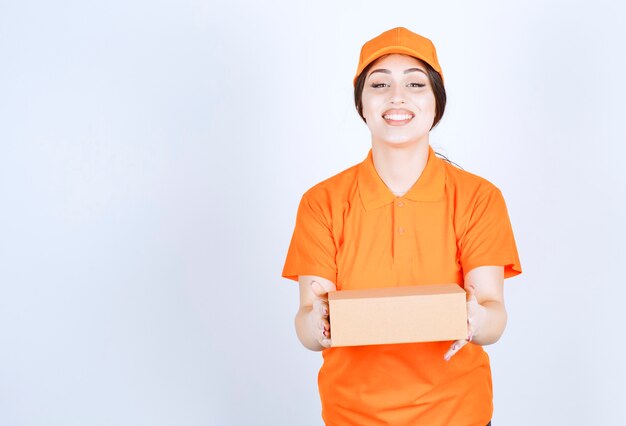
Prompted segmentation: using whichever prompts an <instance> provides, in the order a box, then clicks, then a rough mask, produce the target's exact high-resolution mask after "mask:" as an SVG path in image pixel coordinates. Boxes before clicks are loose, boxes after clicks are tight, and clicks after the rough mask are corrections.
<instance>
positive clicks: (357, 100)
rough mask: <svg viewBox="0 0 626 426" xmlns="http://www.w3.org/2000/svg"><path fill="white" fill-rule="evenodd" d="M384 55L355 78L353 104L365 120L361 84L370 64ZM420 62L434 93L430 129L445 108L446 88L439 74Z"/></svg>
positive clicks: (441, 115)
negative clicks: (433, 114) (433, 109)
mask: <svg viewBox="0 0 626 426" xmlns="http://www.w3.org/2000/svg"><path fill="white" fill-rule="evenodd" d="M385 56H387V55H383V56H381V57H380V58H378V59H377V60H375V61H374V62H372V63H371V64H369V65H367V66H366V67H365V68H364V69H363V71H361V74H359V76H358V77H357V79H356V84H355V85H354V106H356V110H357V112H358V113H359V116H360V117H361V118H362V119H363V121H365V117H363V102H362V100H361V97H362V95H363V86H365V77H367V73H368V71H369V70H370V69H371V68H372V66H373V65H374V64H375V63H376V62H378V61H379V60H381V59H382V58H384V57H385ZM422 63H423V64H424V66H425V67H426V73H427V74H428V80H429V81H430V87H432V89H433V94H434V95H435V118H434V120H433V125H432V126H431V127H430V128H431V129H432V128H433V127H435V126H436V125H437V123H439V121H440V120H441V117H443V112H444V111H445V109H446V89H445V87H444V86H443V79H442V78H441V75H440V74H439V73H438V72H437V71H435V70H434V69H433V67H431V66H430V65H429V64H427V63H426V62H424V61H422Z"/></svg>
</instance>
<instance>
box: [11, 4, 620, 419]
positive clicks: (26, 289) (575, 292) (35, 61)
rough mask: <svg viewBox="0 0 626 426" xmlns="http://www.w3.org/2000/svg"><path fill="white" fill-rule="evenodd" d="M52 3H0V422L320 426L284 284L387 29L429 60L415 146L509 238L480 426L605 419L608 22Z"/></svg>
mask: <svg viewBox="0 0 626 426" xmlns="http://www.w3.org/2000/svg"><path fill="white" fill-rule="evenodd" d="M57 3H59V4H54V2H44V1H20V2H17V1H15V2H8V1H2V2H1V3H0V58H1V62H0V203H1V204H0V206H1V208H0V424H2V425H13V426H27V425H28V426H30V425H42V426H43V425H45V426H56V425H63V426H66V425H81V426H82V425H150V426H161V425H254V424H274V425H300V426H307V425H320V424H321V420H320V417H319V400H318V395H317V388H316V374H317V369H318V368H319V365H320V363H321V356H320V354H319V353H313V352H308V351H307V350H305V349H303V348H302V347H301V346H300V345H299V343H298V341H297V339H296V336H295V334H294V331H293V315H294V313H295V311H296V308H297V303H298V301H297V299H298V294H297V286H296V285H294V284H293V283H291V282H288V281H287V280H284V279H281V278H280V272H281V269H282V265H283V261H284V256H285V254H286V250H287V246H288V243H289V239H290V237H291V232H292V229H293V223H294V219H295V214H296V208H297V204H298V201H299V199H300V196H301V194H302V193H303V192H304V191H305V190H306V189H307V188H309V187H310V186H311V185H313V184H314V183H316V182H318V181H320V180H322V179H324V178H326V177H329V176H330V175H332V174H334V173H336V172H339V171H340V170H342V169H344V168H346V167H348V166H350V165H352V164H355V163H357V162H359V161H361V160H362V159H363V158H364V157H365V155H366V153H367V149H368V147H369V135H368V132H367V129H366V127H365V126H364V125H363V124H362V123H361V122H360V120H359V118H358V116H357V115H356V113H355V112H354V109H353V106H352V98H351V96H352V92H351V89H352V86H351V81H352V77H353V72H354V70H355V68H356V62H357V58H358V53H359V49H360V46H361V44H362V43H363V42H364V41H366V40H367V39H369V38H371V37H373V36H375V35H377V34H378V33H380V32H382V31H384V30H386V29H389V28H391V27H394V26H398V25H403V26H406V27H408V28H411V29H413V30H414V31H416V32H419V33H422V34H424V35H426V36H428V37H430V38H431V39H432V40H433V41H434V42H435V44H436V45H437V47H438V51H439V56H440V60H441V63H442V67H443V70H444V74H445V78H446V85H447V90H448V96H449V104H448V110H447V112H446V116H445V117H444V120H443V121H442V122H441V124H440V126H439V128H437V129H436V130H435V131H434V132H433V133H432V138H431V140H432V144H433V146H435V147H436V148H437V149H438V150H440V151H441V152H444V153H446V154H447V155H448V156H449V157H450V158H451V159H452V160H454V161H455V162H457V163H459V164H461V165H462V166H463V167H464V168H465V169H466V170H469V171H471V172H474V173H477V174H479V175H482V176H484V177H486V178H487V179H489V180H491V181H492V182H494V183H495V184H496V185H498V186H499V187H500V188H501V189H502V191H503V193H504V195H505V198H506V200H507V203H508V207H509V211H510V215H511V220H512V223H513V226H514V230H515V232H516V237H517V243H518V248H519V251H520V255H521V259H522V264H523V268H524V274H522V275H521V276H520V277H518V278H515V279H512V280H511V281H508V282H507V287H506V295H507V305H508V309H509V318H510V319H509V326H508V329H507V331H506V333H505V336H504V337H503V338H502V340H501V341H500V342H499V343H497V344H496V345H494V346H492V347H489V349H488V350H489V353H490V355H491V358H492V366H493V373H494V388H495V404H496V411H495V415H494V425H507V426H515V425H524V426H525V425H529V424H540V425H589V424H594V425H618V424H624V422H626V415H625V414H624V412H623V407H622V405H623V395H624V391H623V382H624V379H626V374H625V373H626V371H625V367H624V363H623V362H622V350H623V349H624V344H623V314H621V311H622V310H623V305H624V299H625V297H626V291H625V290H624V277H623V272H622V269H621V267H622V265H623V264H624V260H625V251H624V244H623V241H624V239H625V237H626V232H625V226H624V223H623V220H624V217H625V216H626V214H625V213H626V211H625V210H626V208H625V204H626V203H625V195H626V190H625V185H626V172H625V171H624V167H623V164H624V162H625V159H626V156H625V151H626V150H625V149H624V142H625V141H626V130H625V126H624V124H625V121H624V112H625V107H624V100H625V99H626V84H625V83H624V77H623V74H624V71H623V70H624V67H625V66H626V60H625V59H624V45H623V40H624V39H626V30H624V25H623V16H624V12H625V11H626V9H625V8H624V6H621V3H620V2H617V1H614V2H610V1H608V0H603V1H598V2H595V3H593V4H592V3H589V2H568V1H553V2H542V1H537V0H526V1H513V2H499V1H473V2H465V1H454V2H453V1H449V2H414V1H397V2H382V1H379V2H373V1H345V2H330V1H321V2H309V3H297V2H293V1H284V0H280V1H275V2H252V1H247V2H246V1H233V0H231V1H228V2H226V1H223V2H218V1H206V0H182V1H181V0H179V1H157V2H155V1H141V0H134V1H130V2H129V1H107V2H105V1H97V2H96V1H94V2H81V1H65V2H57Z"/></svg>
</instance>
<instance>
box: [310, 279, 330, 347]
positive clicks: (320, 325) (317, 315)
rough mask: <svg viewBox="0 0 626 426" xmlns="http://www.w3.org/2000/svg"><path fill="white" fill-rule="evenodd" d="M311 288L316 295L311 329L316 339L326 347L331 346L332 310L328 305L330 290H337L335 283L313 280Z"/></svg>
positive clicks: (311, 316)
mask: <svg viewBox="0 0 626 426" xmlns="http://www.w3.org/2000/svg"><path fill="white" fill-rule="evenodd" d="M311 290H312V291H313V294H314V295H315V299H314V300H313V309H312V310H311V313H310V319H311V322H312V327H311V330H312V331H313V335H314V337H315V339H316V340H317V341H318V342H319V344H320V345H322V346H323V347H325V348H330V344H331V340H330V310H329V307H328V292H329V291H335V290H336V287H335V285H334V284H333V283H319V282H317V281H312V282H311Z"/></svg>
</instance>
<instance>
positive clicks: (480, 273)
mask: <svg viewBox="0 0 626 426" xmlns="http://www.w3.org/2000/svg"><path fill="white" fill-rule="evenodd" d="M354 87H355V91H354V99H355V104H356V108H357V111H358V112H359V115H360V116H361V118H362V119H363V121H365V123H366V125H367V126H368V128H369V130H370V132H371V142H372V148H371V150H370V151H369V153H368V155H367V158H365V160H364V161H363V162H361V163H359V164H357V165H355V166H353V167H350V168H348V169H346V170H344V171H343V172H341V173H339V174H337V175H335V176H333V177H331V178H329V179H327V180H325V181H323V182H321V183H319V184H317V185H315V186H314V187H312V188H311V189H309V190H308V191H307V192H306V193H305V194H304V195H303V197H302V200H301V202H300V206H299V208H298V214H297V217H296V226H295V229H294V233H293V237H292V240H291V244H290V247H289V251H288V254H287V259H286V262H285V267H284V269H283V276H284V277H286V278H289V279H292V280H297V281H299V284H300V309H299V311H298V313H297V315H296V331H297V334H298V337H299V339H300V341H301V342H302V344H303V345H304V346H306V347H307V348H309V349H311V350H317V351H319V350H322V351H323V352H322V355H323V357H324V364H323V366H322V368H321V370H320V373H319V377H318V381H319V391H320V397H321V402H322V416H323V418H324V421H325V423H326V424H327V425H341V426H343V425H359V426H365V425H383V424H384V425H442V426H443V425H446V426H456V425H458V426H470V425H476V426H485V425H487V424H489V423H490V420H491V415H492V412H493V406H492V386H491V373H490V368H489V358H488V356H487V354H486V353H485V351H484V350H483V349H482V346H483V345H488V344H491V343H494V342H496V341H497V340H498V339H499V338H500V336H501V335H502V332H503V331H504V328H505V326H506V320H507V314H506V310H505V306H504V298H503V282H504V278H508V277H512V276H515V275H517V274H519V273H521V266H520V262H519V258H518V254H517V249H516V246H515V240H514V237H513V232H512V229H511V225H510V222H509V218H508V213H507V210H506V205H505V202H504V199H503V197H502V194H501V192H500V190H499V189H498V188H497V187H495V186H494V185H493V184H491V183H490V182H488V181H487V180H485V179H483V178H480V177H478V176H476V175H473V174H471V173H468V172H466V171H463V170H461V169H459V168H457V167H455V166H453V165H451V164H450V163H449V162H447V161H444V160H442V159H441V158H439V157H437V156H436V155H435V153H434V151H433V150H432V148H431V147H430V146H429V139H428V138H429V132H430V130H431V129H432V128H433V127H434V126H435V125H436V124H437V123H438V122H439V120H440V119H441V117H442V115H443V111H444V108H445V102H446V94H445V89H444V85H443V75H442V72H441V68H440V66H439V62H438V60H437V55H436V51H435V47H434V46H433V44H432V43H431V41H430V40H428V39H426V38H424V37H422V36H420V35H418V34H415V33H413V32H411V31H409V30H407V29H405V28H394V29H392V30H389V31H386V32H384V33H382V34H380V35H379V36H377V37H375V38H374V39H372V40H370V41H368V42H367V43H365V45H364V46H363V48H362V49H361V56H360V60H359V64H358V68H357V73H356V76H355V79H354ZM451 282H456V283H458V284H459V285H461V286H463V287H464V288H465V289H466V292H467V293H468V302H467V308H468V318H469V320H468V338H467V339H465V340H461V341H457V342H429V343H414V344H398V345H372V346H357V347H333V348H331V347H330V343H331V339H332V330H331V329H330V325H329V320H328V318H329V311H328V303H327V293H328V292H329V291H332V290H345V289H356V288H376V287H386V286H402V285H419V284H437V283H441V284H445V283H451Z"/></svg>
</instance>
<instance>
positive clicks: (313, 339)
mask: <svg viewBox="0 0 626 426" xmlns="http://www.w3.org/2000/svg"><path fill="white" fill-rule="evenodd" d="M298 281H299V282H300V309H299V310H298V314H297V315H296V333H297V334H298V338H299V339H300V341H301V342H302V344H303V345H304V346H305V347H307V348H309V349H311V350H314V351H320V350H323V349H326V348H329V347H330V345H331V337H330V309H329V307H328V292H329V291H335V290H336V289H337V287H336V286H335V284H334V283H333V282H332V281H330V280H328V279H326V278H322V277H319V276H315V275H302V276H300V277H298Z"/></svg>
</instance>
